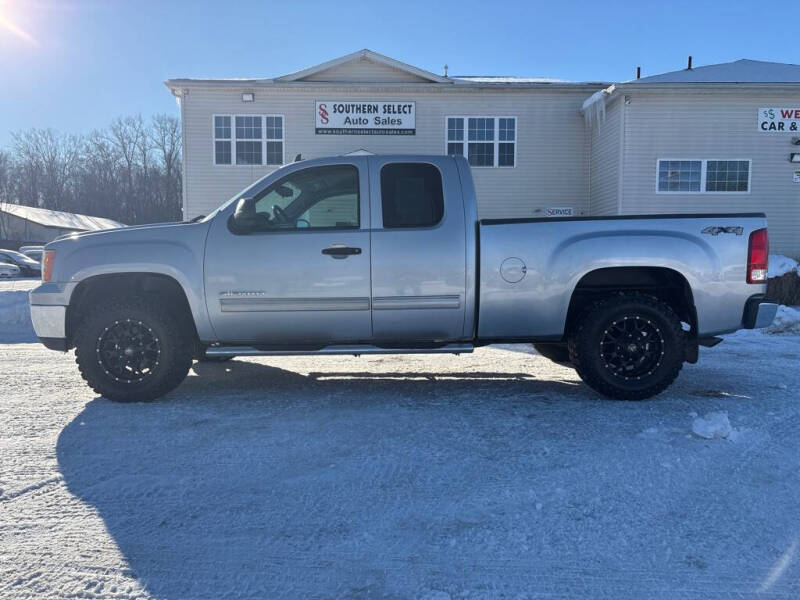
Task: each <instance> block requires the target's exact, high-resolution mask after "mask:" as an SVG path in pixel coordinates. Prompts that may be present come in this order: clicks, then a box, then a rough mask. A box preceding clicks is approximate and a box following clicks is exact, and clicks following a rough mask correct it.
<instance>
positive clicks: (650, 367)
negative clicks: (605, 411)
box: [569, 293, 686, 400]
mask: <svg viewBox="0 0 800 600" xmlns="http://www.w3.org/2000/svg"><path fill="white" fill-rule="evenodd" d="M685 344H686V338H685V334H684V332H683V330H682V328H681V322H680V320H679V319H678V316H677V315H676V314H675V312H674V311H673V310H672V309H671V308H670V307H669V306H668V305H667V304H665V303H664V302H662V301H661V300H659V299H658V298H655V297H653V296H649V295H646V294H638V293H630V294H621V295H619V296H614V297H612V298H608V299H605V300H602V301H600V302H597V303H595V304H594V305H592V306H591V307H590V308H589V309H588V310H586V311H585V312H584V313H583V315H582V316H581V317H579V319H578V321H577V323H576V327H575V329H574V331H573V333H572V335H571V336H570V340H569V354H570V359H571V361H572V363H573V364H574V365H575V368H576V370H577V372H578V375H579V376H580V378H581V379H583V381H584V382H585V383H586V384H587V385H588V386H589V387H591V388H593V389H594V390H596V391H598V392H600V393H601V394H603V395H604V396H608V397H609V398H616V399H618V400H644V399H645V398H650V397H651V396H655V395H656V394H658V393H660V392H662V391H664V390H665V389H666V388H667V387H669V385H670V384H671V383H672V382H673V381H674V380H675V378H676V377H677V376H678V372H679V371H680V370H681V367H682V366H683V358H684V355H685V353H684V347H685Z"/></svg>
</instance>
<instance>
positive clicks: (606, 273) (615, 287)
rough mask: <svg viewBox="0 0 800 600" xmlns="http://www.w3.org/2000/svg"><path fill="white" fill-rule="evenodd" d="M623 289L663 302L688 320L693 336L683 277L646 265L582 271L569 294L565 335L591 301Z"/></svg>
mask: <svg viewBox="0 0 800 600" xmlns="http://www.w3.org/2000/svg"><path fill="white" fill-rule="evenodd" d="M625 292H638V293H644V294H649V295H651V296H654V297H656V298H658V299H659V300H661V301H662V302H665V303H666V304H668V305H669V306H670V307H671V308H672V310H674V311H675V312H676V313H677V315H678V318H679V319H680V320H681V321H683V322H685V323H688V325H689V334H690V337H691V336H694V337H695V338H696V337H697V309H696V307H695V303H694V296H693V294H692V287H691V285H689V282H688V281H687V279H686V277H684V276H683V274H681V273H680V272H679V271H676V270H675V269H671V268H669V267H647V266H627V267H604V268H600V269H594V270H592V271H589V272H588V273H585V274H584V275H583V276H582V277H581V278H580V280H579V281H578V283H577V284H576V286H575V288H574V289H573V291H572V295H571V297H570V301H569V307H568V309H567V318H566V323H565V334H566V335H567V336H568V335H569V332H570V331H571V330H572V329H573V328H574V326H575V321H576V319H577V318H578V316H579V315H580V314H581V313H582V312H583V311H584V310H585V309H586V308H588V307H589V306H590V305H591V304H592V303H594V302H596V301H598V300H602V299H604V298H608V297H610V296H614V295H616V294H620V293H625Z"/></svg>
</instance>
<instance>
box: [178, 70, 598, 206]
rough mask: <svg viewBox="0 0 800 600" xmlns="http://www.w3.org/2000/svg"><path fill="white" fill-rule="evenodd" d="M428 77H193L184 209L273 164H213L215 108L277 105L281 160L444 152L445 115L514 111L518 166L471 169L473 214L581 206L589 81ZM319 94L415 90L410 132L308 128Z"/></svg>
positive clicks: (248, 110)
mask: <svg viewBox="0 0 800 600" xmlns="http://www.w3.org/2000/svg"><path fill="white" fill-rule="evenodd" d="M428 85H429V86H430V88H426V87H425V86H420V87H413V88H408V87H398V88H387V87H381V86H380V85H360V86H352V85H349V86H343V85H336V84H332V85H331V86H325V87H320V86H319V85H315V86H303V85H287V86H276V87H263V88H260V87H256V88H255V89H254V88H245V87H238V86H231V87H194V86H193V87H191V88H190V89H189V91H188V93H187V95H186V96H185V97H184V99H183V114H184V116H183V119H184V123H183V126H184V130H185V131H184V133H185V148H184V157H185V163H186V164H185V168H186V170H185V184H186V196H187V208H188V210H187V214H186V215H185V217H187V218H191V217H193V216H195V215H198V214H204V213H208V212H209V211H211V210H213V209H214V208H216V207H217V206H219V204H221V203H222V202H224V201H225V200H227V199H228V198H230V197H231V196H233V195H234V194H236V193H237V192H238V191H239V190H241V189H243V188H245V187H246V186H247V185H249V184H250V183H252V182H253V181H255V180H256V179H258V178H260V177H261V176H263V175H265V174H266V173H269V172H271V171H272V170H273V169H272V167H266V166H235V165H233V166H231V165H225V166H222V165H220V166H217V165H214V164H213V132H212V115H214V114H237V113H238V114H282V115H284V117H285V121H284V127H285V133H284V137H285V140H286V147H285V149H284V156H285V158H286V160H287V161H291V160H293V159H294V157H295V155H297V154H299V153H302V155H303V157H304V158H314V157H320V156H330V155H339V154H343V153H346V152H350V151H353V150H357V149H359V148H364V149H366V150H369V151H370V152H375V153H412V152H413V153H425V154H443V153H444V152H445V128H446V123H445V119H446V117H447V116H448V115H474V116H515V117H517V166H516V167H514V168H476V169H474V170H473V173H474V178H475V184H476V188H477V191H478V198H479V200H478V212H479V215H480V216H481V217H531V216H534V217H535V216H543V209H544V208H546V207H548V206H572V207H574V208H575V211H576V214H585V213H587V212H588V200H589V135H588V131H587V130H586V128H585V126H584V123H583V118H582V116H581V114H580V105H581V103H582V102H583V100H584V99H585V98H586V97H587V96H588V95H589V94H591V92H592V91H593V90H592V89H587V88H585V87H580V88H576V89H575V90H565V91H562V90H553V89H539V88H537V89H517V90H513V89H508V88H504V89H501V90H486V89H482V90H474V89H467V90H464V89H463V88H461V89H454V86H450V85H448V84H444V86H443V85H441V84H428ZM243 91H252V92H254V93H255V102H249V103H243V102H242V101H241V94H242V92H243ZM319 99H330V100H339V99H343V100H347V99H353V100H357V99H358V100H376V101H380V100H413V101H415V102H416V135H414V136H382V135H341V136H339V135H315V132H314V108H315V101H316V100H319Z"/></svg>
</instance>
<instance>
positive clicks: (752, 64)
mask: <svg viewBox="0 0 800 600" xmlns="http://www.w3.org/2000/svg"><path fill="white" fill-rule="evenodd" d="M625 83H626V84H632V85H641V84H643V83H800V65H794V64H790V63H777V62H767V61H762V60H749V59H746V58H743V59H741V60H735V61H733V62H727V63H719V64H716V65H706V66H703V67H695V68H693V69H682V70H680V71H670V72H669V73H661V74H660V75H651V76H650V77H642V78H640V79H634V80H632V81H626V82H625Z"/></svg>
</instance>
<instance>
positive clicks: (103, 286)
mask: <svg viewBox="0 0 800 600" xmlns="http://www.w3.org/2000/svg"><path fill="white" fill-rule="evenodd" d="M126 295H133V296H140V295H141V296H152V297H156V298H157V299H158V301H159V305H160V306H164V308H165V309H166V310H170V311H171V312H172V313H173V314H174V315H175V316H176V317H178V318H179V319H181V321H182V324H183V325H184V326H185V327H186V328H187V330H188V331H189V333H190V335H191V337H192V339H193V340H195V341H196V342H197V343H199V336H198V328H197V324H196V322H195V318H194V314H193V312H192V309H191V306H190V304H189V299H188V297H187V294H186V292H185V290H184V289H183V287H182V286H181V284H180V283H179V282H178V281H177V280H176V279H175V278H174V277H170V276H169V275H164V274H161V273H150V272H130V273H108V274H101V275H94V276H91V277H87V278H86V279H84V280H82V281H81V282H80V283H79V284H78V285H77V286H76V287H75V289H74V290H73V291H72V294H71V296H70V301H69V306H67V314H66V336H67V347H68V348H71V347H73V345H74V337H75V330H76V328H77V327H78V326H79V324H80V321H81V319H82V316H83V315H84V314H86V311H87V310H89V309H91V307H92V306H96V305H98V304H99V303H101V302H105V301H107V300H110V299H112V298H119V297H122V296H126Z"/></svg>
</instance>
